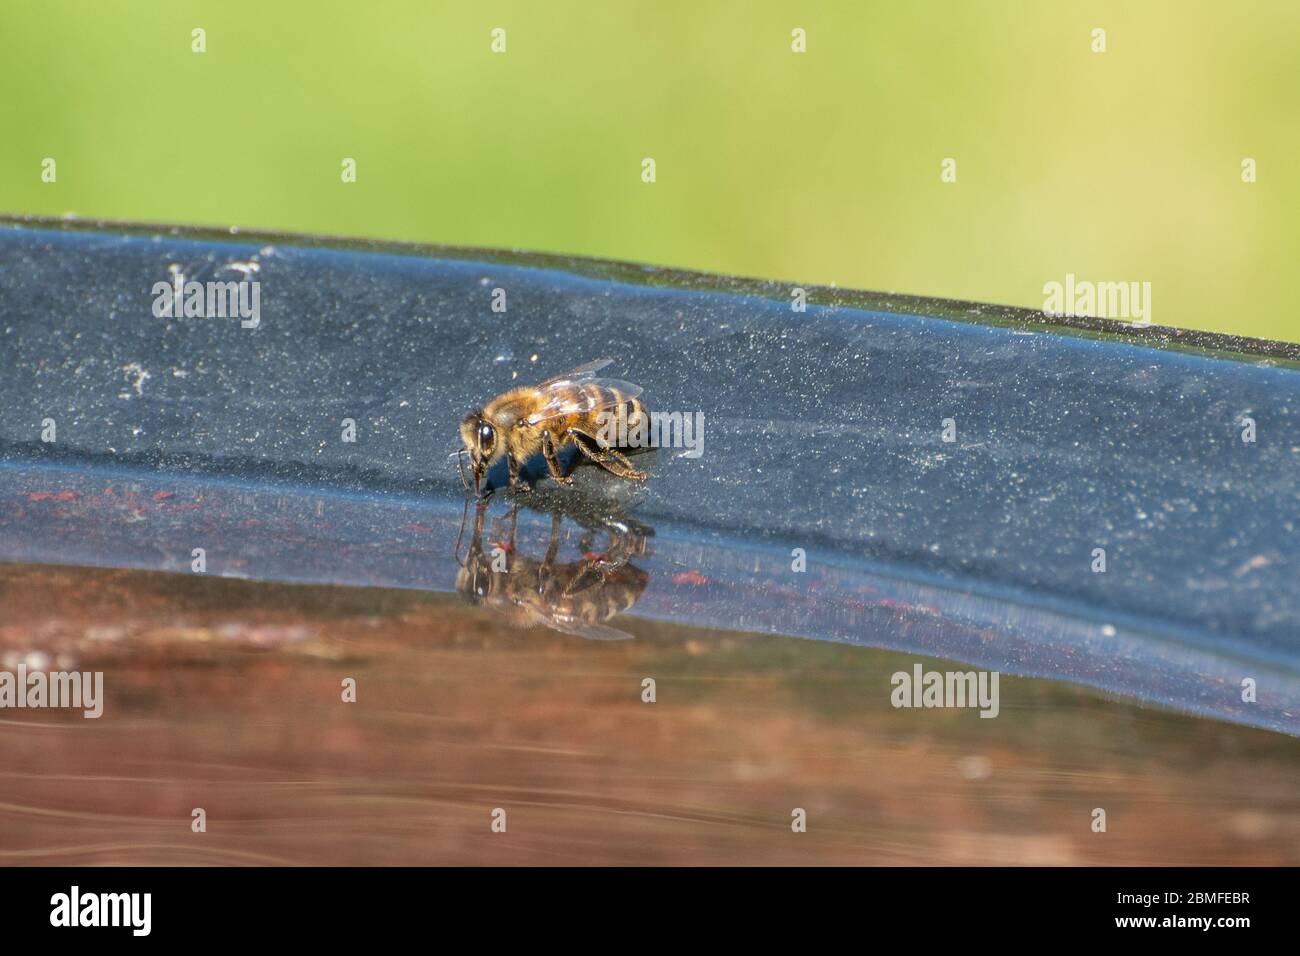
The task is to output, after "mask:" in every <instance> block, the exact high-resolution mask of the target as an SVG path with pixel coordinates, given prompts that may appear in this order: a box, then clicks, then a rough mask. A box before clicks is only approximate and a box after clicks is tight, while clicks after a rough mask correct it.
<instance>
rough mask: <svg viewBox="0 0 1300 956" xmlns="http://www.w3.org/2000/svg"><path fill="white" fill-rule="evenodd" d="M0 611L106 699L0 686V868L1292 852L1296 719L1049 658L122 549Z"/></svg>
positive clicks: (1058, 859)
mask: <svg viewBox="0 0 1300 956" xmlns="http://www.w3.org/2000/svg"><path fill="white" fill-rule="evenodd" d="M0 609H2V610H3V614H2V615H0V658H3V661H4V663H3V664H2V665H0V667H3V668H5V669H10V670H12V669H13V668H14V666H15V665H16V663H17V662H18V661H20V660H28V659H31V660H39V659H40V655H42V654H43V655H45V657H46V660H47V661H48V664H49V666H50V667H52V668H55V669H74V668H75V669H79V670H101V671H103V672H104V675H105V676H104V684H105V698H106V702H105V707H104V716H103V717H102V718H100V719H99V720H87V719H84V718H83V717H82V716H81V714H80V711H63V710H38V711H34V710H0V864H4V865H18V864H244V863H247V864H262V863H298V864H337V863H352V864H600V863H605V864H667V863H676V864H704V863H715V864H716V863H740V864H754V863H772V864H979V863H1004V864H1018V863H1039V864H1131V865H1142V864H1160V863H1176V864H1177V863H1186V864H1292V865H1294V864H1297V863H1300V805H1298V803H1297V799H1296V796H1295V792H1296V791H1295V780H1296V778H1297V771H1298V770H1300V743H1298V742H1297V741H1296V740H1295V739H1293V738H1290V737H1286V736H1282V735H1278V734H1273V733H1269V732H1266V731H1262V730H1256V729H1252V728H1248V727H1239V726H1234V725H1230V724H1225V723H1219V722H1216V721H1211V720H1206V719H1201V718H1195V717H1189V716H1184V715H1180V714H1175V713H1169V712H1164V711H1161V710H1158V709H1153V708H1147V707H1140V706H1137V705H1135V704H1133V703H1130V702H1127V701H1123V700H1117V699H1112V698H1108V697H1106V696H1105V695H1100V694H1098V693H1096V692H1094V691H1090V690H1088V689H1084V688H1076V687H1072V686H1069V685H1064V684H1059V683H1055V682H1051V681H1044V680H1034V679H1025V678H1016V677H1012V676H1010V675H1006V674H1004V675H1003V676H1002V680H1001V715H1000V716H999V717H998V718H996V719H993V720H986V719H980V718H979V717H978V715H977V713H976V712H975V711H973V710H963V711H950V710H929V711H916V710H895V709H894V708H893V707H892V706H891V705H890V701H889V693H890V690H891V686H890V682H889V677H890V675H891V674H892V673H893V672H895V671H897V670H910V669H911V667H912V664H913V663H914V662H915V661H917V660H918V658H916V657H914V656H912V655H906V654H899V653H896V652H886V651H875V650H863V649H862V648H856V647H848V646H841V645H834V644H828V643H821V642H816V641H806V640H798V639H790V638H780V637H761V636H752V635H746V634H732V633H725V632H718V631H704V630H692V629H689V628H684V627H680V626H676V625H666V624H656V623H654V622H649V621H644V620H639V619H636V618H628V617H625V616H619V617H617V618H616V619H615V622H614V623H615V624H616V625H617V626H618V627H619V628H620V629H622V630H625V631H628V632H629V633H632V634H634V635H635V636H636V639H635V640H630V641H619V642H610V641H587V640H582V639H580V638H577V637H571V636H567V635H562V634H557V633H555V632H551V631H547V630H541V629H529V630H518V629H516V628H515V627H514V626H513V625H512V624H511V623H510V622H508V621H506V620H505V619H504V618H502V617H499V616H495V615H494V614H492V613H491V612H489V611H486V610H480V609H476V608H472V607H469V606H467V605H465V604H464V603H462V602H461V601H460V600H459V599H458V598H457V597H456V596H454V595H445V594H432V593H426V592H417V591H391V590H380V589H361V588H332V587H318V586H299V585H285V584H268V583H259V582H251V581H241V580H234V579H222V578H205V577H199V576H192V575H168V574H159V573H152V572H138V571H122V570H98V569H85V568H63V567H41V566H28V565H13V564H0ZM924 663H925V665H926V667H927V668H938V669H950V667H949V665H947V664H944V663H942V662H937V661H934V660H927V661H924ZM951 669H960V670H966V669H968V668H966V667H965V666H963V665H952V667H951ZM346 677H353V678H355V679H356V681H357V697H358V699H357V702H356V703H352V704H349V703H344V702H342V700H341V682H342V680H343V679H344V678H346ZM645 677H653V678H654V679H655V680H656V681H657V698H658V699H657V702H656V703H653V704H647V703H643V702H642V700H641V681H642V679H643V678H645ZM195 807H202V808H204V810H205V811H206V813H207V832H206V833H193V832H192V831H191V828H190V821H191V810H192V809H193V808H195ZM497 807H500V808H504V809H505V810H506V813H507V824H508V825H507V832H505V833H493V832H491V828H490V823H491V813H492V811H493V809H494V808H497ZM796 807H802V808H804V809H805V810H806V811H807V814H808V832H806V833H793V832H792V831H791V826H790V821H791V810H792V809H793V808H796ZM1094 807H1103V808H1105V809H1106V811H1107V815H1108V820H1107V823H1108V832H1106V833H1104V834H1097V833H1093V832H1092V830H1091V827H1090V823H1091V811H1092V809H1093V808H1094Z"/></svg>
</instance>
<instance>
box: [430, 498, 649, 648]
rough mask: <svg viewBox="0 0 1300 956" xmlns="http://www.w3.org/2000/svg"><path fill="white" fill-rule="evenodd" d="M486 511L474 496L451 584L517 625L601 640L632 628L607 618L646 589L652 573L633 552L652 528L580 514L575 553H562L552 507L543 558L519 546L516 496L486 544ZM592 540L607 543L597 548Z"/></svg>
mask: <svg viewBox="0 0 1300 956" xmlns="http://www.w3.org/2000/svg"><path fill="white" fill-rule="evenodd" d="M486 515H487V502H485V501H484V502H479V503H478V504H477V506H476V508H475V512H474V530H473V534H472V535H471V537H470V541H469V546H468V550H467V552H466V555H465V560H464V561H461V559H460V539H459V538H457V541H456V562H457V564H459V565H460V570H459V571H458V572H457V574H456V590H457V591H459V592H460V594H461V596H462V597H463V598H465V600H467V601H469V602H470V603H471V604H477V605H482V606H484V607H489V608H492V609H493V610H495V611H498V612H500V613H502V614H505V615H506V616H508V617H509V618H510V619H511V620H512V621H513V622H514V623H515V624H516V625H518V626H521V627H531V626H535V625H541V626H544V627H549V628H551V629H553V630H556V631H562V632H564V633H565V634H576V635H578V636H579V637H585V638H588V639H591V640H601V641H616V640H624V639H627V638H630V637H631V636H632V635H631V634H628V633H625V632H624V631H620V630H618V629H617V628H613V627H609V626H608V625H606V624H605V623H604V622H605V621H607V620H609V619H610V618H611V617H613V616H614V615H615V614H618V613H619V612H621V611H626V610H627V609H628V608H630V607H631V606H632V605H633V604H635V603H636V602H637V600H638V599H639V598H640V597H641V592H642V591H644V590H645V586H646V583H647V582H648V581H649V580H650V577H649V575H648V574H646V572H645V571H643V570H641V569H640V568H638V567H636V566H635V565H633V564H632V563H631V560H632V558H634V557H638V556H641V555H646V554H648V553H650V552H649V549H648V548H647V545H646V538H648V537H650V536H651V535H653V534H654V529H652V528H648V527H646V526H644V525H640V524H638V523H636V522H634V521H631V520H630V519H627V518H621V517H609V516H606V517H602V518H600V519H599V520H583V519H581V518H577V519H575V520H577V521H578V523H579V524H580V526H581V527H582V531H583V534H582V535H581V537H579V539H578V541H577V545H578V552H579V554H580V557H579V558H578V559H577V560H570V561H560V560H559V557H560V546H561V534H560V531H561V529H562V527H563V524H564V517H563V516H562V514H561V512H560V511H559V510H553V511H551V536H550V543H549V545H548V547H547V549H546V553H545V554H544V555H543V556H542V557H541V558H540V559H538V558H532V557H527V556H525V555H523V554H520V553H519V551H518V549H517V548H516V545H515V539H516V531H517V527H518V518H519V505H518V504H515V505H514V506H513V507H512V508H511V510H510V513H509V515H508V516H507V521H508V525H509V535H508V537H507V538H506V539H505V540H504V541H491V542H489V544H488V547H487V549H486V550H485V548H484V544H483V533H484V524H485V520H486ZM462 530H463V524H462ZM597 545H603V546H604V547H603V549H602V550H600V551H597V550H596V549H597Z"/></svg>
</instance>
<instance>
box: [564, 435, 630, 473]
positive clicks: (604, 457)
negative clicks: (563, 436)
mask: <svg viewBox="0 0 1300 956" xmlns="http://www.w3.org/2000/svg"><path fill="white" fill-rule="evenodd" d="M568 434H569V437H570V438H572V439H573V443H574V444H575V445H577V446H578V450H579V451H580V452H582V453H583V454H584V455H586V456H587V457H588V458H590V459H591V460H592V461H594V462H595V463H596V464H598V465H600V467H601V468H604V469H605V470H606V471H607V472H609V473H610V474H611V475H617V476H618V477H619V478H630V479H632V480H633V481H645V480H646V478H648V477H649V475H647V474H646V473H645V472H644V471H637V470H636V469H635V468H633V467H632V462H630V461H628V459H627V456H626V455H624V454H623V453H622V452H620V451H617V450H616V449H613V448H601V447H600V445H599V444H597V443H596V439H594V438H592V437H591V436H590V435H588V434H586V433H585V432H580V431H578V430H577V429H576V428H570V429H569V432H568Z"/></svg>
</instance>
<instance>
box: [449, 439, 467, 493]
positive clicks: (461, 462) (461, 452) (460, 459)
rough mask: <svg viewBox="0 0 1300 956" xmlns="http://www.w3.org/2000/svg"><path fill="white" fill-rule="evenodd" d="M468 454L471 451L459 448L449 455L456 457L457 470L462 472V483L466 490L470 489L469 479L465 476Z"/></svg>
mask: <svg viewBox="0 0 1300 956" xmlns="http://www.w3.org/2000/svg"><path fill="white" fill-rule="evenodd" d="M468 454H469V451H468V450H467V449H464V448H458V449H457V450H456V451H454V452H452V453H451V454H450V455H448V456H447V457H448V458H455V459H456V470H457V471H459V472H460V483H461V485H462V486H463V487H464V489H465V490H466V491H469V479H468V478H466V477H465V456H466V455H468Z"/></svg>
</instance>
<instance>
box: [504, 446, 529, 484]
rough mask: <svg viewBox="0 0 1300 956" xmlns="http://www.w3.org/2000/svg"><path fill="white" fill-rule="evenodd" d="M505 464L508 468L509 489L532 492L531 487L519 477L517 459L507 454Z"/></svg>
mask: <svg viewBox="0 0 1300 956" xmlns="http://www.w3.org/2000/svg"><path fill="white" fill-rule="evenodd" d="M506 464H507V465H509V466H510V487H511V488H512V489H514V490H515V491H520V492H528V491H532V490H533V486H532V485H530V484H529V483H528V482H526V481H524V480H523V479H522V478H520V477H519V459H518V458H516V457H515V456H514V455H511V454H507V455H506Z"/></svg>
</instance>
